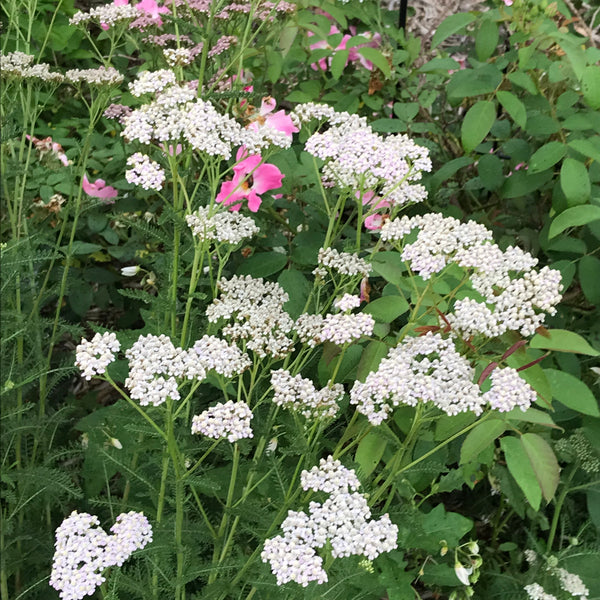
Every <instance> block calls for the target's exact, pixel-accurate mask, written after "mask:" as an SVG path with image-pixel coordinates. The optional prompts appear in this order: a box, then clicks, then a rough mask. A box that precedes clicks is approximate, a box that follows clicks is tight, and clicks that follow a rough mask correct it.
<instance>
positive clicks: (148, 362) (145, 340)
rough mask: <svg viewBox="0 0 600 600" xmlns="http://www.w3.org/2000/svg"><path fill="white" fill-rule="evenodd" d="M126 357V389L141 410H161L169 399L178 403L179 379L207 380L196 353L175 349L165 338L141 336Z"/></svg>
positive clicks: (192, 350)
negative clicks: (158, 407)
mask: <svg viewBox="0 0 600 600" xmlns="http://www.w3.org/2000/svg"><path fill="white" fill-rule="evenodd" d="M125 356H126V357H127V358H128V359H129V377H128V378H127V379H126V380H125V387H126V388H127V389H128V390H129V394H130V396H131V398H132V399H133V400H139V402H140V405H141V406H147V405H149V404H152V405H153V406H159V405H160V404H162V403H163V402H164V401H165V400H166V399H167V398H168V397H169V398H171V400H179V399H180V395H179V391H178V384H177V380H176V378H177V377H180V378H187V379H199V380H202V379H204V378H205V377H206V369H205V367H204V365H203V362H202V360H201V358H200V357H199V355H198V354H197V352H196V351H195V350H194V349H190V350H183V349H181V348H176V347H175V346H174V345H173V344H172V342H171V340H170V339H169V338H168V337H167V336H166V335H160V336H158V337H157V336H155V335H152V334H149V335H147V336H143V335H142V336H140V337H139V338H138V341H137V342H135V344H133V346H132V347H131V348H129V350H127V351H126V352H125Z"/></svg>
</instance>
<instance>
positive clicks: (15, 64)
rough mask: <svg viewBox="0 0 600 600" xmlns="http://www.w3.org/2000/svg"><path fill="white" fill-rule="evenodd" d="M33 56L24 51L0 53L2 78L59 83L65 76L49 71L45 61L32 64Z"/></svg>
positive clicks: (0, 74) (0, 73)
mask: <svg viewBox="0 0 600 600" xmlns="http://www.w3.org/2000/svg"><path fill="white" fill-rule="evenodd" d="M34 60H35V57H34V56H32V55H31V54H25V52H19V51H16V52H9V53H8V54H0V76H1V77H2V79H3V80H5V81H7V80H13V81H20V80H26V81H37V82H40V83H54V84H57V83H61V82H62V81H64V79H65V77H64V75H62V74H61V73H57V72H56V71H50V65H48V64H46V63H37V64H33V61H34Z"/></svg>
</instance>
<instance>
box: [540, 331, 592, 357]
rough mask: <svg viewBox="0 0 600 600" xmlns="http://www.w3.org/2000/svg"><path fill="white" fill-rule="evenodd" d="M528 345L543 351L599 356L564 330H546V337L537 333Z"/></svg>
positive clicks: (582, 341)
mask: <svg viewBox="0 0 600 600" xmlns="http://www.w3.org/2000/svg"><path fill="white" fill-rule="evenodd" d="M529 345H530V346H531V347H532V348H542V349H543V350H557V351H558V352H572V353H573V354H587V355H588V356H600V352H598V351H597V350H594V348H592V347H591V346H590V345H589V344H588V343H587V341H586V340H585V339H583V338H582V337H581V336H580V335H578V334H577V333H574V332H573V331H567V330H566V329H548V330H547V335H541V334H540V333H537V334H536V335H534V336H533V337H532V338H531V341H530V342H529Z"/></svg>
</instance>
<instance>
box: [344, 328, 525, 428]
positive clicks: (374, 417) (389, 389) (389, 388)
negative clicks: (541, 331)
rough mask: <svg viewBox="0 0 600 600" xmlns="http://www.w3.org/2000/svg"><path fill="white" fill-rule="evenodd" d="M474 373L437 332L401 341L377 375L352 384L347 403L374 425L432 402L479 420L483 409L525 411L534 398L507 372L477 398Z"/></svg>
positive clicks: (494, 375)
mask: <svg viewBox="0 0 600 600" xmlns="http://www.w3.org/2000/svg"><path fill="white" fill-rule="evenodd" d="M474 378H475V369H474V368H473V367H472V366H471V365H470V363H469V361H468V360H467V359H466V358H465V357H464V356H463V355H462V354H460V353H459V352H458V350H457V349H456V347H455V343H454V340H453V339H452V338H450V337H446V338H445V337H443V336H442V334H440V333H435V334H434V333H432V332H428V333H427V334H426V335H424V336H421V337H409V338H405V339H404V340H403V341H402V342H401V343H400V344H399V345H398V346H397V347H396V348H392V349H391V350H390V351H389V352H388V355H387V356H386V358H384V359H383V360H382V361H381V363H380V364H379V367H378V368H377V370H376V371H373V372H371V373H369V374H368V375H367V378H366V380H365V381H364V383H363V382H360V381H357V382H356V383H355V384H354V386H353V387H352V390H351V391H350V402H351V404H355V405H356V406H357V410H358V411H359V412H360V413H362V414H363V415H365V416H366V417H367V419H368V420H369V421H370V422H371V423H372V424H373V425H380V424H381V423H382V422H383V421H384V420H385V419H386V418H387V417H388V416H389V414H390V413H391V412H392V411H393V409H394V407H396V406H399V405H401V404H404V405H408V406H416V405H417V404H418V403H420V402H424V403H431V404H432V405H433V406H435V407H437V408H438V409H439V410H442V411H443V412H445V413H446V414H448V415H451V416H452V415H456V414H458V413H461V412H467V411H471V412H473V413H475V414H476V415H480V414H481V413H482V412H483V409H484V408H485V406H486V405H487V404H489V405H490V408H492V409H493V410H498V411H499V412H504V411H509V410H512V409H513V408H517V407H518V408H520V409H521V410H526V409H527V408H528V407H529V406H530V405H531V403H532V402H534V401H535V399H536V394H535V392H534V391H533V389H532V388H531V386H530V385H529V384H528V383H527V382H526V381H524V380H523V379H522V378H521V377H520V376H519V374H518V373H517V371H515V370H514V369H511V368H508V367H507V368H503V369H497V370H496V371H493V372H492V377H491V380H492V385H491V388H490V390H489V391H488V392H486V393H482V392H481V389H480V387H479V386H478V385H477V384H476V383H474V382H473V379H474Z"/></svg>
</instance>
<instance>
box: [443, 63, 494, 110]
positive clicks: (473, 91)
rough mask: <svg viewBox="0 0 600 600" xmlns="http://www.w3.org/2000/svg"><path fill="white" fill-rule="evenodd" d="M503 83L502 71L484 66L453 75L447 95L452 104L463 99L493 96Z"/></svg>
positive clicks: (489, 65)
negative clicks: (486, 95) (485, 95)
mask: <svg viewBox="0 0 600 600" xmlns="http://www.w3.org/2000/svg"><path fill="white" fill-rule="evenodd" d="M501 83H502V71H500V69H498V67H496V65H492V64H487V63H486V64H484V65H483V66H481V67H477V68H476V69H463V70H460V71H457V72H456V73H454V75H452V77H451V78H450V81H449V82H448V85H447V86H446V93H447V95H448V100H450V102H453V103H456V102H458V101H459V100H462V99H463V98H467V97H471V96H481V95H482V94H493V93H494V92H495V91H496V88H497V87H498V86H499V85H500V84H501Z"/></svg>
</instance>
